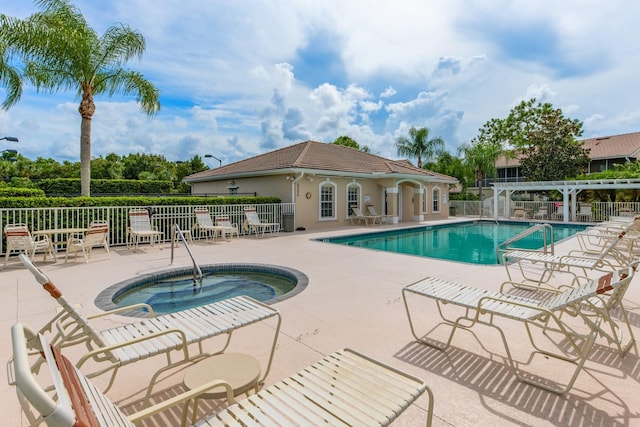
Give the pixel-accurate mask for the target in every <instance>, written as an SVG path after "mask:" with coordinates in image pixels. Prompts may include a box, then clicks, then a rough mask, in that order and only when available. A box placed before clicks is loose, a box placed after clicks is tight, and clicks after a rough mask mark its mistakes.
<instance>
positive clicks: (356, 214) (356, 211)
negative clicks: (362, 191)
mask: <svg viewBox="0 0 640 427" xmlns="http://www.w3.org/2000/svg"><path fill="white" fill-rule="evenodd" d="M351 212H352V213H353V215H351V216H350V217H349V219H350V220H351V224H353V221H354V220H355V221H358V224H360V222H361V221H364V224H365V225H369V220H371V224H375V221H376V219H377V220H378V221H379V222H380V221H381V217H372V216H371V215H365V214H363V213H362V211H361V210H360V208H357V207H355V206H352V207H351ZM380 224H382V222H380Z"/></svg>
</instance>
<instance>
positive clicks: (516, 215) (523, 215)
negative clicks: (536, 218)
mask: <svg viewBox="0 0 640 427" xmlns="http://www.w3.org/2000/svg"><path fill="white" fill-rule="evenodd" d="M513 219H527V211H525V210H524V208H515V209H514V210H513Z"/></svg>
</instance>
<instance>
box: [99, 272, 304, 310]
mask: <svg viewBox="0 0 640 427" xmlns="http://www.w3.org/2000/svg"><path fill="white" fill-rule="evenodd" d="M199 267H200V269H201V270H202V271H215V270H217V269H223V268H235V269H238V268H242V267H245V268H259V269H262V270H261V271H262V272H269V273H275V274H280V273H282V272H285V273H286V274H289V275H291V276H293V277H295V280H296V281H297V283H296V286H295V287H294V288H293V289H291V290H290V291H289V292H287V293H286V294H283V295H279V296H277V297H274V298H271V299H269V300H266V301H261V302H262V303H263V304H267V305H271V304H275V303H278V302H280V301H284V300H286V299H289V298H292V297H294V296H296V295H298V294H299V293H300V292H302V291H304V290H305V289H306V287H307V286H308V284H309V277H308V276H307V275H306V274H304V273H303V272H301V271H299V270H296V269H294V268H291V267H285V266H282V265H275V264H256V263H222V264H205V265H201V266H199ZM191 272H193V267H176V268H169V269H164V270H160V271H156V272H153V273H146V274H142V275H139V276H135V277H132V278H129V279H126V280H123V281H121V282H118V283H115V284H113V285H111V286H109V287H107V288H105V289H103V290H102V291H101V292H100V293H99V294H98V295H97V296H96V298H95V299H94V301H93V303H94V304H95V305H96V307H98V308H99V309H101V310H104V311H105V312H109V311H113V310H121V309H123V308H124V307H120V306H118V305H116V304H115V303H114V302H113V298H114V296H116V294H117V293H119V292H121V291H122V290H123V289H125V288H126V287H128V286H131V285H132V284H134V283H138V282H141V281H144V280H145V279H151V278H155V279H163V278H171V277H179V276H184V275H185V274H189V273H191ZM113 314H117V315H120V316H124V317H135V318H149V316H148V313H146V312H143V311H136V310H124V311H121V312H117V313H113ZM170 314H171V313H159V314H158V316H163V315H170Z"/></svg>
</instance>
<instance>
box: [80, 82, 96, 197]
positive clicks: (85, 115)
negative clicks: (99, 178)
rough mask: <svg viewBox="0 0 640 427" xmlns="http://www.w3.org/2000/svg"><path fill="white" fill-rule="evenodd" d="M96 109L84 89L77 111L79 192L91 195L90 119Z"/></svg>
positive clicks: (91, 98) (91, 97)
mask: <svg viewBox="0 0 640 427" xmlns="http://www.w3.org/2000/svg"><path fill="white" fill-rule="evenodd" d="M95 111H96V105H95V103H94V102H93V95H92V94H91V92H90V91H85V92H84V94H83V95H82V101H81V102H80V107H78V112H79V113H80V115H81V116H82V122H81V123H80V194H81V195H82V196H87V197H88V196H90V195H91V119H92V117H93V113H95Z"/></svg>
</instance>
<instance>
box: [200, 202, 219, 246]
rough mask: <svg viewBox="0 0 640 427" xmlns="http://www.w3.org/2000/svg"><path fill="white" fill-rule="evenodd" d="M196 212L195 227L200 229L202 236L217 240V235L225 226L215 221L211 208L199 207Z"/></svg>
mask: <svg viewBox="0 0 640 427" xmlns="http://www.w3.org/2000/svg"><path fill="white" fill-rule="evenodd" d="M194 213H195V215H196V225H195V228H196V229H197V230H198V234H199V235H200V237H202V236H203V235H204V236H205V239H206V240H209V238H211V240H212V241H214V242H215V240H216V236H217V235H218V234H221V233H222V232H223V228H222V227H220V226H218V225H216V224H214V223H213V221H212V220H211V214H210V213H209V209H205V208H197V209H195V210H194Z"/></svg>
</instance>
